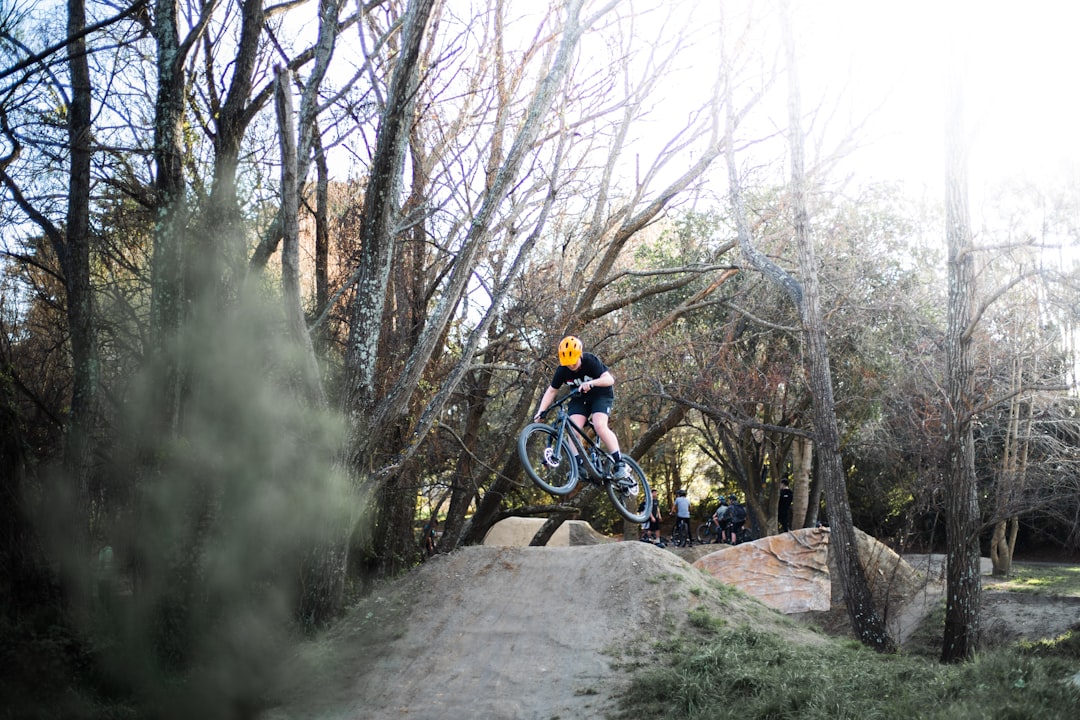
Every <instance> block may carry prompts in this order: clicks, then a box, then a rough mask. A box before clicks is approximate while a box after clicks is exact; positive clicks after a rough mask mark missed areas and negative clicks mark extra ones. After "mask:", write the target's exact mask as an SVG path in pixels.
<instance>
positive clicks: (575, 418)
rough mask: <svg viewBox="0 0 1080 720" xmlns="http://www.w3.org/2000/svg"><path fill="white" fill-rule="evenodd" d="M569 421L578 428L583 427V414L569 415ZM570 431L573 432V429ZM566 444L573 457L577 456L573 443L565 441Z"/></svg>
mask: <svg viewBox="0 0 1080 720" xmlns="http://www.w3.org/2000/svg"><path fill="white" fill-rule="evenodd" d="M570 422H572V423H574V424H575V425H577V426H578V427H579V428H584V427H585V416H584V415H571V416H570ZM571 432H573V431H572V430H571ZM567 446H568V447H569V448H570V454H571V455H573V456H574V457H577V454H578V453H577V446H576V445H574V443H567Z"/></svg>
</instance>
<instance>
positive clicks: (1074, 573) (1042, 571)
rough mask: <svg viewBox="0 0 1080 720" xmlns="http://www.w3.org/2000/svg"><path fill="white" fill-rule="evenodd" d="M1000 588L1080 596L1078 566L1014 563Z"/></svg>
mask: <svg viewBox="0 0 1080 720" xmlns="http://www.w3.org/2000/svg"><path fill="white" fill-rule="evenodd" d="M1012 570H1013V572H1012V576H1011V577H1009V578H1008V579H1007V580H1004V581H1002V582H1001V583H999V584H998V585H997V588H998V589H1000V590H1010V591H1012V592H1031V593H1038V594H1040V595H1062V596H1068V597H1080V566H1068V565H1048V566H1047V565H1023V564H1015V565H1013V568H1012Z"/></svg>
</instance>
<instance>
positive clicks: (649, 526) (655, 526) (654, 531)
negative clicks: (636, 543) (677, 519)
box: [638, 488, 663, 543]
mask: <svg viewBox="0 0 1080 720" xmlns="http://www.w3.org/2000/svg"><path fill="white" fill-rule="evenodd" d="M644 509H645V501H644V500H642V501H641V505H640V506H639V507H638V511H639V512H640V511H641V510H644ZM661 520H663V517H661V515H660V498H659V497H658V496H657V494H656V488H653V491H652V514H651V515H649V519H648V520H646V521H645V522H644V523H642V529H643V530H644V533H642V538H641V539H642V540H645V541H646V542H651V543H657V542H659V541H660V521H661Z"/></svg>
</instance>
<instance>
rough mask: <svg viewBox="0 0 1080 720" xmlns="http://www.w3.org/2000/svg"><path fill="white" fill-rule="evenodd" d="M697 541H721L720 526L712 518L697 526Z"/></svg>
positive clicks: (704, 543)
mask: <svg viewBox="0 0 1080 720" xmlns="http://www.w3.org/2000/svg"><path fill="white" fill-rule="evenodd" d="M697 541H698V542H699V543H701V544H702V545H708V544H709V543H711V542H720V526H719V525H717V524H716V523H714V522H713V521H712V520H706V521H705V522H703V523H701V524H700V525H698V527H697Z"/></svg>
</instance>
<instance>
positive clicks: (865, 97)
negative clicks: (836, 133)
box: [792, 0, 1080, 192]
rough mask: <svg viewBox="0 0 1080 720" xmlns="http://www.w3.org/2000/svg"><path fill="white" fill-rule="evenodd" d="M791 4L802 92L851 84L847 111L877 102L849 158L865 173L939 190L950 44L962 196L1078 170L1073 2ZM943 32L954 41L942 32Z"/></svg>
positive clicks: (1078, 8) (820, 0) (1076, 9)
mask: <svg viewBox="0 0 1080 720" xmlns="http://www.w3.org/2000/svg"><path fill="white" fill-rule="evenodd" d="M792 1H793V5H795V6H797V7H799V9H800V13H801V17H800V19H799V22H801V23H802V24H803V25H802V28H803V32H801V33H800V37H801V41H802V42H803V44H804V50H805V53H806V55H805V58H804V64H803V66H802V68H801V69H800V73H801V78H802V81H803V84H804V86H806V87H808V88H809V87H819V88H820V87H825V86H830V87H831V89H832V90H834V91H840V90H841V88H842V87H843V85H844V83H845V82H847V81H848V80H849V79H850V82H851V83H852V84H851V86H850V87H849V89H848V90H846V91H845V93H846V95H847V97H848V98H849V99H850V101H851V102H852V103H853V104H854V105H855V106H856V107H858V106H862V107H865V108H870V107H873V106H874V105H876V104H877V103H878V102H882V101H884V102H885V105H884V106H883V108H882V111H881V112H880V113H878V114H877V115H876V116H875V118H874V120H873V121H872V124H871V125H870V128H869V129H870V131H871V132H870V133H869V134H868V137H872V138H876V141H875V144H874V147H872V148H869V149H867V150H866V151H864V152H863V153H860V156H862V157H861V159H860V164H861V166H862V167H865V168H866V172H868V173H871V174H873V175H874V176H876V177H878V178H880V179H892V178H900V179H904V180H907V181H909V182H912V183H918V182H925V183H927V184H929V185H930V186H931V187H938V186H940V184H941V177H942V175H943V172H944V171H943V147H944V140H943V133H944V130H943V128H944V110H943V87H944V78H945V74H946V68H947V62H946V58H947V55H946V49H947V46H948V45H949V44H958V45H959V46H961V47H966V48H967V51H968V58H969V64H968V77H967V82H966V83H965V91H966V95H967V97H966V102H967V120H968V125H969V126H970V127H971V128H972V129H973V133H972V139H973V145H972V150H971V166H970V175H969V180H970V184H971V186H972V191H973V192H978V191H979V190H980V188H981V186H982V185H983V184H984V183H986V182H994V181H999V180H1001V179H1003V178H1010V177H1011V178H1016V177H1028V178H1029V179H1030V178H1043V177H1048V176H1050V175H1057V174H1058V173H1061V172H1063V171H1065V170H1066V169H1069V168H1073V169H1075V168H1076V167H1077V164H1078V163H1080V88H1078V83H1077V79H1076V73H1077V70H1078V69H1080V42H1078V40H1077V32H1078V28H1080V2H1075V1H1074V0H1029V1H1028V2H1017V1H1015V0H1013V1H1007V0H989V1H984V2H973V1H965V0H945V1H944V2H943V1H942V0H937V1H936V2H935V1H933V0H908V1H907V2H904V3H895V2H885V1H884V0H861V1H860V0H812V1H811V0H792ZM950 14H953V16H954V17H955V18H956V19H955V20H953V18H951V17H950ZM950 22H957V23H958V25H959V26H960V27H961V28H963V30H964V31H965V32H963V33H951V34H950V33H948V32H947V27H948V25H949V23H950ZM809 97H810V93H809V92H807V93H805V94H804V102H806V101H808V99H809Z"/></svg>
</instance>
